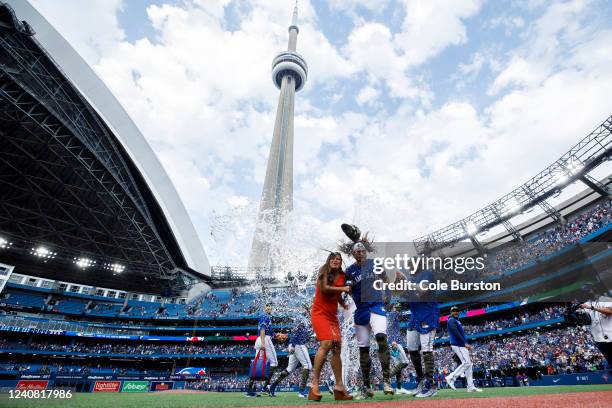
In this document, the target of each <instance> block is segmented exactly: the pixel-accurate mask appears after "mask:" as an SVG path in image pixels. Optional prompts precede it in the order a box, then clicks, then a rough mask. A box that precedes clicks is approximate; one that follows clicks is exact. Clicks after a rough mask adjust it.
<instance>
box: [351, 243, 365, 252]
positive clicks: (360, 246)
mask: <svg viewBox="0 0 612 408" xmlns="http://www.w3.org/2000/svg"><path fill="white" fill-rule="evenodd" d="M359 250H361V251H365V250H366V247H365V245H363V243H361V242H356V243H355V245H353V252H355V251H359Z"/></svg>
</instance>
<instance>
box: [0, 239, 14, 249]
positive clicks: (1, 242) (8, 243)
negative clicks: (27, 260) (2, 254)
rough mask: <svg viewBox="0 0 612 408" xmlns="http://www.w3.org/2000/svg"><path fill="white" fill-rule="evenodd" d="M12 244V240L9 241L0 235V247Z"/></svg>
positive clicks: (3, 247)
mask: <svg viewBox="0 0 612 408" xmlns="http://www.w3.org/2000/svg"><path fill="white" fill-rule="evenodd" d="M11 245H13V243H12V242H9V240H8V239H6V238H3V237H0V249H5V248H8V247H10V246H11Z"/></svg>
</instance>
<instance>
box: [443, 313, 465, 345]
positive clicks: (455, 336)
mask: <svg viewBox="0 0 612 408" xmlns="http://www.w3.org/2000/svg"><path fill="white" fill-rule="evenodd" d="M446 326H447V327H448V337H449V338H450V344H451V346H458V347H465V345H466V344H467V336H466V335H465V332H464V331H463V326H462V325H461V322H460V321H459V319H455V318H454V317H453V316H451V317H449V318H448V322H447V323H446Z"/></svg>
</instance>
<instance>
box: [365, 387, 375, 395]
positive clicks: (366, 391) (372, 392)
mask: <svg viewBox="0 0 612 408" xmlns="http://www.w3.org/2000/svg"><path fill="white" fill-rule="evenodd" d="M363 394H364V395H365V397H366V398H374V390H373V389H372V387H371V386H370V387H364V388H363Z"/></svg>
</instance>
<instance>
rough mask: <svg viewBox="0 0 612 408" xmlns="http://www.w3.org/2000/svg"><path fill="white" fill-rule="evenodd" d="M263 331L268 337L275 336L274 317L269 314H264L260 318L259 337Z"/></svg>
mask: <svg viewBox="0 0 612 408" xmlns="http://www.w3.org/2000/svg"><path fill="white" fill-rule="evenodd" d="M262 330H264V331H265V332H266V336H274V332H273V331H272V317H271V316H270V315H269V314H267V313H264V314H263V315H262V316H261V317H260V318H259V324H258V325H257V335H258V336H259V333H261V331H262Z"/></svg>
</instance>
